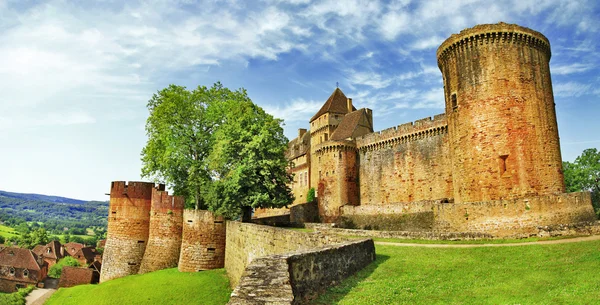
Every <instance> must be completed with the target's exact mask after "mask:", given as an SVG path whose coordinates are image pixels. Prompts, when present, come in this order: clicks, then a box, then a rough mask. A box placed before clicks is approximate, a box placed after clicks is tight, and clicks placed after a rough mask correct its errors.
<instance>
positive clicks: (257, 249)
mask: <svg viewBox="0 0 600 305" xmlns="http://www.w3.org/2000/svg"><path fill="white" fill-rule="evenodd" d="M184 230H185V229H184ZM343 241H344V239H343V238H340V237H336V236H327V235H324V234H315V233H306V232H298V231H293V230H288V229H281V228H274V227H267V226H261V225H256V224H250V223H241V222H236V221H228V222H227V242H226V250H225V269H226V270H227V276H228V277H229V282H230V284H231V287H236V286H237V285H238V283H239V279H240V277H241V276H242V274H243V273H244V270H245V269H246V267H247V266H248V265H249V264H250V263H251V262H252V260H254V259H255V258H258V257H263V256H268V255H273V254H282V253H286V252H292V251H298V250H307V249H313V248H317V247H322V246H325V245H329V244H333V243H340V242H343Z"/></svg>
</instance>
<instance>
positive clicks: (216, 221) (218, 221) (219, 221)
mask: <svg viewBox="0 0 600 305" xmlns="http://www.w3.org/2000/svg"><path fill="white" fill-rule="evenodd" d="M215 223H223V221H222V220H215Z"/></svg>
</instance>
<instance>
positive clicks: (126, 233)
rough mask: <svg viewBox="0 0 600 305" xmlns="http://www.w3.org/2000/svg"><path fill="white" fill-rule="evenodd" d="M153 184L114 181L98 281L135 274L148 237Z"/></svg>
mask: <svg viewBox="0 0 600 305" xmlns="http://www.w3.org/2000/svg"><path fill="white" fill-rule="evenodd" d="M153 189H154V183H148V182H129V183H128V184H126V183H125V181H114V182H112V183H111V188H110V204H109V208H108V236H107V239H106V246H105V248H104V254H103V262H102V272H101V274H100V281H101V282H104V281H107V280H110V279H114V278H119V277H123V276H127V275H131V274H137V273H138V271H139V269H140V263H141V262H142V257H143V255H144V251H145V250H146V244H147V242H148V236H149V222H150V207H151V198H152V190H153Z"/></svg>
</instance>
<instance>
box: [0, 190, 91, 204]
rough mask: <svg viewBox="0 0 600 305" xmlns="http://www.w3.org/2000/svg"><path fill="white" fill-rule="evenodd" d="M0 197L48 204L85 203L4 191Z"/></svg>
mask: <svg viewBox="0 0 600 305" xmlns="http://www.w3.org/2000/svg"><path fill="white" fill-rule="evenodd" d="M0 196H2V197H8V198H17V199H26V200H39V201H48V202H56V203H71V204H83V203H86V202H87V201H85V200H78V199H72V198H65V197H59V196H48V195H40V194H23V193H12V192H6V191H0Z"/></svg>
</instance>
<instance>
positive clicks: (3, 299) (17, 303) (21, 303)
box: [0, 286, 35, 305]
mask: <svg viewBox="0 0 600 305" xmlns="http://www.w3.org/2000/svg"><path fill="white" fill-rule="evenodd" d="M34 288H35V287H33V286H29V287H27V288H21V289H19V290H18V291H17V292H13V293H0V304H5V305H25V297H26V296H27V295H28V294H29V293H30V292H31V291H32V290H33V289H34Z"/></svg>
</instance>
